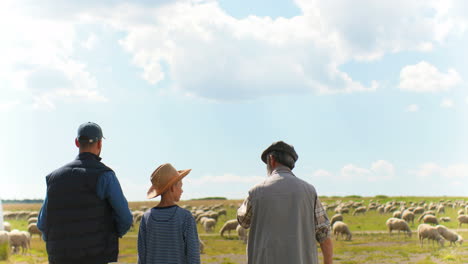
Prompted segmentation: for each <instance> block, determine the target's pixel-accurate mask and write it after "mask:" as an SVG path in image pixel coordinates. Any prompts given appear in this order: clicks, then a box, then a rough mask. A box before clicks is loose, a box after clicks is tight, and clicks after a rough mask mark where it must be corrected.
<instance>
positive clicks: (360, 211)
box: [353, 206, 367, 215]
mask: <svg viewBox="0 0 468 264" xmlns="http://www.w3.org/2000/svg"><path fill="white" fill-rule="evenodd" d="M366 211H367V208H366V207H365V206H360V207H358V208H356V210H354V212H353V215H358V214H366Z"/></svg>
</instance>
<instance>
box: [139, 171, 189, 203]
mask: <svg viewBox="0 0 468 264" xmlns="http://www.w3.org/2000/svg"><path fill="white" fill-rule="evenodd" d="M190 171H192V169H188V170H180V171H177V172H178V173H179V175H178V176H176V177H173V178H172V179H171V180H170V181H168V182H167V184H166V185H164V186H163V187H162V188H161V189H159V190H157V189H156V187H155V186H154V185H151V187H150V188H149V190H148V192H147V193H146V198H148V199H153V198H155V197H158V196H159V195H161V194H163V193H165V192H166V191H167V190H168V189H169V188H170V187H171V186H172V185H174V184H175V183H176V182H178V181H180V180H182V179H183V178H184V177H185V176H187V175H188V174H189V173H190Z"/></svg>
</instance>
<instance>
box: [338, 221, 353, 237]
mask: <svg viewBox="0 0 468 264" xmlns="http://www.w3.org/2000/svg"><path fill="white" fill-rule="evenodd" d="M340 234H341V236H342V237H344V236H346V239H345V240H351V238H352V237H353V235H352V234H351V231H349V227H348V225H347V224H346V223H344V222H341V221H337V222H335V223H334V224H333V235H334V236H335V239H336V240H338V236H339V235H340Z"/></svg>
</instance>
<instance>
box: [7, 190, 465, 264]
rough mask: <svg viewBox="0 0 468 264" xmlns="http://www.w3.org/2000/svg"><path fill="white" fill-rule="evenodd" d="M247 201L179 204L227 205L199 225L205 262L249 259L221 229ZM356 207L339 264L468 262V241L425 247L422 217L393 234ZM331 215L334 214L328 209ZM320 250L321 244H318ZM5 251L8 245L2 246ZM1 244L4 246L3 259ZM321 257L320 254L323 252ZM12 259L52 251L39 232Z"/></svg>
mask: <svg viewBox="0 0 468 264" xmlns="http://www.w3.org/2000/svg"><path fill="white" fill-rule="evenodd" d="M371 199H372V200H374V201H375V200H377V199H376V198H370V197H361V198H354V197H347V198H343V197H338V198H333V199H332V198H325V197H324V198H322V199H321V200H322V201H325V202H327V203H329V204H331V203H333V202H334V201H336V200H341V201H349V200H353V201H362V200H363V201H364V203H365V204H366V205H367V204H368V203H369V201H370V200H371ZM441 199H444V200H449V199H450V200H452V201H453V200H457V199H463V198H461V197H452V198H447V197H444V198H440V197H387V198H385V197H382V198H381V199H380V202H381V203H383V202H385V201H386V200H406V201H421V200H426V201H428V202H429V201H435V202H438V201H439V200H441ZM241 202H242V201H239V200H237V201H232V200H225V201H219V200H218V201H216V200H204V201H183V202H181V203H180V205H190V206H202V205H204V206H211V205H216V204H220V203H221V204H223V205H224V208H226V210H227V215H226V216H221V217H220V218H219V220H218V223H217V225H216V227H215V232H212V233H206V232H205V231H204V230H203V228H202V227H201V225H198V231H199V235H200V237H201V239H202V240H203V241H204V243H205V253H204V254H202V256H201V259H202V263H212V264H215V263H216V264H220V263H226V264H228V263H246V256H245V252H246V247H245V245H244V244H243V243H242V241H240V240H238V239H237V235H236V234H234V233H232V234H231V237H230V238H222V237H221V236H220V235H219V230H220V229H221V226H222V225H223V224H224V222H225V221H226V220H230V219H235V218H236V209H237V207H238V206H239V203H241ZM129 205H130V207H131V208H132V209H133V210H136V209H141V207H148V208H150V207H152V206H154V205H155V202H131V203H130V204H129ZM26 208H29V209H30V210H39V209H40V205H39V204H36V205H30V204H29V205H27V207H25V208H23V207H22V206H21V205H20V204H14V205H13V204H12V205H8V204H6V205H4V210H9V211H19V210H28V209H26ZM458 210H459V208H456V209H453V208H446V213H445V214H444V216H449V217H451V219H452V222H448V223H444V225H446V226H447V227H449V228H450V229H454V230H458V233H459V234H460V235H461V236H463V237H465V238H467V237H468V231H465V230H466V228H468V227H466V226H465V227H463V228H464V229H458V227H457V221H456V216H457V211H458ZM352 212H353V210H350V214H349V215H346V214H345V215H344V221H345V222H346V223H347V224H348V225H349V228H350V230H351V232H353V240H352V241H342V240H338V241H335V239H334V240H333V243H334V263H338V264H345V263H347V264H353V263H382V264H390V263H398V264H402V263H412V264H413V263H416V264H432V263H445V264H449V263H450V264H452V263H453V264H461V263H468V254H467V253H466V252H467V249H468V248H467V246H466V245H462V246H460V245H457V246H451V247H450V246H448V243H446V246H445V247H443V248H439V247H437V246H431V245H427V244H425V245H424V247H421V246H420V244H419V241H418V238H417V235H416V232H415V231H416V228H417V225H418V224H419V223H417V219H416V221H415V224H414V226H411V224H410V227H411V229H412V230H413V235H412V236H411V237H407V236H404V235H403V234H400V235H397V234H396V233H394V234H392V235H389V234H388V233H387V231H386V226H385V221H386V220H387V219H388V218H389V217H391V214H384V215H380V214H378V213H377V212H375V211H371V212H368V213H366V215H359V216H352ZM328 214H329V216H330V217H331V216H332V215H333V214H334V213H333V212H332V211H328ZM8 222H10V224H11V225H12V228H13V229H19V230H25V229H26V227H27V223H26V220H8ZM137 235H138V225H137V226H135V227H134V228H132V229H131V230H130V231H129V232H128V233H127V234H126V235H125V236H124V237H123V238H122V239H121V240H120V254H119V262H120V263H136V261H137ZM319 250H320V249H319ZM3 252H4V253H3V254H5V252H6V251H5V250H4V251H3ZM1 255H2V249H1V248H0V258H1ZM319 258H320V259H321V254H320V253H319ZM11 263H28V264H29V263H31V264H46V263H47V253H46V250H45V243H44V242H43V241H41V240H40V239H39V238H38V237H37V236H35V237H34V238H33V240H32V249H31V250H30V251H29V252H28V253H27V254H26V255H16V254H15V255H10V258H9V260H6V261H5V260H0V264H11Z"/></svg>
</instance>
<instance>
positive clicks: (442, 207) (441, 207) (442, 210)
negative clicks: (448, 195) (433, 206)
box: [436, 205, 445, 214]
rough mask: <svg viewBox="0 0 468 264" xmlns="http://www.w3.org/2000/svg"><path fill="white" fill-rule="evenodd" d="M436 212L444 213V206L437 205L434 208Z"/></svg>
mask: <svg viewBox="0 0 468 264" xmlns="http://www.w3.org/2000/svg"><path fill="white" fill-rule="evenodd" d="M436 212H437V214H441V213H444V214H445V207H444V206H443V205H439V206H438V207H437V210H436Z"/></svg>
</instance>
